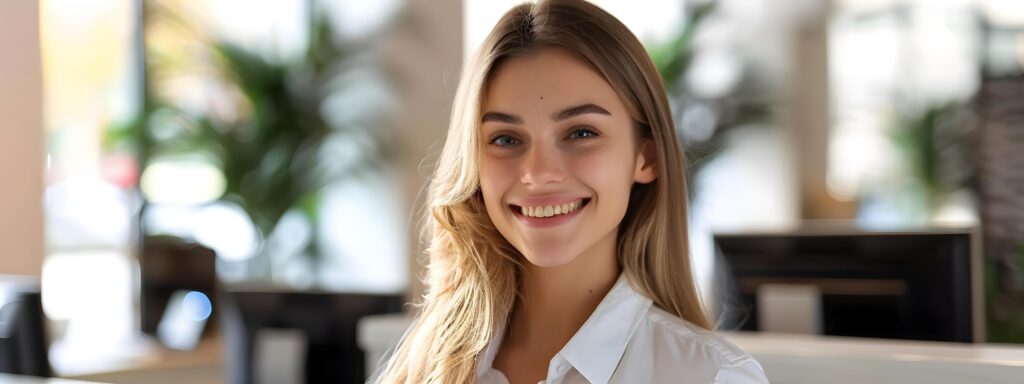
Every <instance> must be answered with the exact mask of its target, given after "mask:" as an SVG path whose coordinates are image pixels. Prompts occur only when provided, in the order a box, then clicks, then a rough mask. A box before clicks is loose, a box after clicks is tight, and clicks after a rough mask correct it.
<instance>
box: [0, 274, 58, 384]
mask: <svg viewBox="0 0 1024 384" xmlns="http://www.w3.org/2000/svg"><path fill="white" fill-rule="evenodd" d="M45 324H46V322H45V317H44V316H43V302H42V295H41V294H40V291H39V282H38V280H37V279H35V278H33V277H26V276H0V373H10V374H19V375H32V376H43V377H47V376H50V363H49V359H48V357H47V338H46V330H45Z"/></svg>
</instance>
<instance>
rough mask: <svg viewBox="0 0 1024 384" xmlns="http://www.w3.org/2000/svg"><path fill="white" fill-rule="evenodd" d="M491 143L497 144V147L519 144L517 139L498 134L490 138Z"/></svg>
mask: <svg viewBox="0 0 1024 384" xmlns="http://www.w3.org/2000/svg"><path fill="white" fill-rule="evenodd" d="M491 144H493V145H497V146H499V147H510V146H513V145H516V144H519V139H516V138H514V137H512V136H509V135H499V136H497V137H495V138H493V139H491Z"/></svg>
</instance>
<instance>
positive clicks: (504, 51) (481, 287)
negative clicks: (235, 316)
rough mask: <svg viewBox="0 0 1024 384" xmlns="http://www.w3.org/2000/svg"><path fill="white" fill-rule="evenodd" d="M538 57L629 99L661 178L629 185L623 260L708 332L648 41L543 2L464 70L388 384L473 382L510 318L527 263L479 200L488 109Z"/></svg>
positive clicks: (638, 283) (638, 282) (662, 303)
mask: <svg viewBox="0 0 1024 384" xmlns="http://www.w3.org/2000/svg"><path fill="white" fill-rule="evenodd" d="M539 48H560V49H564V50H567V51H570V52H574V53H576V54H578V55H579V57H581V58H582V59H583V60H585V61H587V62H588V63H589V64H590V65H591V66H592V67H593V68H594V70H595V71H597V72H598V73H599V74H601V75H602V76H603V77H604V79H605V80H606V81H607V82H608V84H610V85H611V87H612V88H613V89H614V90H615V91H616V93H617V94H618V95H619V97H620V98H621V99H622V102H623V104H625V105H626V107H627V110H628V111H629V113H630V116H631V117H632V118H633V120H634V122H635V126H636V128H637V132H638V134H639V135H640V136H641V137H643V138H646V139H649V140H650V141H651V142H652V143H653V144H654V145H653V146H654V147H655V150H656V153H657V164H658V166H657V169H658V178H657V180H655V181H654V182H652V183H649V184H635V185H634V186H633V190H632V192H631V194H630V202H629V208H628V211H627V213H626V216H625V217H624V218H623V221H622V223H621V225H620V227H619V233H618V255H617V257H618V262H619V264H620V266H621V267H622V270H623V273H624V274H625V275H626V277H627V278H628V279H629V281H630V283H632V285H633V287H634V288H635V289H637V290H638V291H639V292H640V293H642V294H644V295H646V296H647V297H649V298H651V300H652V301H653V302H654V304H655V305H657V306H659V307H661V308H662V309H664V310H666V311H668V312H670V313H673V314H675V315H677V316H679V317H681V318H683V319H686V320H688V321H690V322H691V323H694V324H696V325H699V326H702V327H704V328H710V327H711V321H710V319H709V315H708V313H707V311H706V310H705V308H704V306H703V304H702V302H701V300H700V295H699V293H698V292H697V289H696V285H695V283H694V277H693V273H692V270H691V266H690V259H689V250H688V239H687V226H686V220H687V212H686V201H687V200H686V182H685V178H684V164H683V156H682V151H681V150H680V148H679V146H678V142H677V140H676V135H675V129H674V128H673V124H672V116H671V112H670V108H669V104H668V100H667V99H666V95H665V89H664V86H663V85H662V80H661V77H660V75H659V74H658V72H657V70H656V69H655V67H654V65H653V64H652V63H651V60H650V58H649V57H648V55H647V52H646V51H645V50H644V48H643V46H642V45H641V44H640V41H638V40H637V38H636V37H635V36H633V34H632V33H630V32H629V30H628V29H627V28H626V27H625V26H624V25H622V23H620V22H619V21H618V20H617V19H615V18H614V17H613V16H611V15H609V14H608V13H606V12H605V11H603V10H602V9H600V8H598V7H597V6H595V5H592V4H589V3H587V2H585V1H582V0H572V1H570V0H565V1H562V0H551V1H546V0H541V1H539V2H537V3H535V4H529V3H527V4H522V5H519V6H517V7H515V8H513V9H511V10H510V11H508V12H507V13H505V15H504V16H502V18H501V19H500V20H499V21H498V24H497V25H496V26H495V27H494V30H492V31H491V33H490V35H488V37H487V39H486V40H485V41H484V43H483V45H482V46H481V48H480V49H479V51H478V52H477V54H476V56H475V57H474V58H473V59H472V61H471V62H469V63H468V65H467V66H466V67H465V68H464V72H463V74H462V78H461V81H460V83H459V87H458V90H457V91H456V95H455V101H454V105H453V108H452V116H451V125H450V127H449V130H448V138H447V140H446V142H445V145H444V149H443V150H442V152H441V157H440V159H439V161H438V164H437V169H436V171H435V174H434V179H433V180H432V182H431V184H430V189H429V194H428V197H427V205H428V206H427V209H428V210H429V217H428V219H427V223H428V227H427V229H428V231H429V232H428V236H429V248H428V250H427V253H428V255H429V262H428V266H427V281H426V284H427V291H426V293H425V295H424V298H423V301H422V303H421V304H420V313H419V316H418V317H417V319H416V320H415V322H414V323H413V324H412V326H411V328H410V329H409V330H408V331H407V332H406V334H405V336H404V337H403V338H402V340H401V341H400V343H399V345H398V346H397V347H396V349H395V351H394V353H393V355H392V357H391V359H390V361H389V362H388V364H387V365H386V366H385V367H384V368H383V371H382V372H381V375H380V377H379V381H380V382H385V383H466V382H474V381H476V372H477V371H476V369H477V359H478V355H479V354H480V353H481V352H482V351H483V350H484V349H485V348H486V347H487V345H488V343H489V342H490V340H491V338H492V337H493V336H494V333H495V332H496V331H497V330H498V329H499V328H500V326H501V325H503V324H504V323H505V322H506V321H507V319H508V317H509V314H510V313H511V311H512V307H513V303H514V301H515V297H516V292H517V283H518V276H519V273H520V271H521V264H520V257H521V256H520V254H519V252H518V251H517V250H516V249H515V248H514V247H513V246H512V245H511V244H509V242H508V241H507V240H505V238H504V237H502V235H501V234H500V233H499V232H498V230H497V229H496V228H495V227H494V225H493V224H492V223H491V220H490V218H489V217H488V215H487V212H486V210H485V208H484V204H483V199H482V195H481V194H480V192H479V156H480V154H479V152H480V148H481V146H482V143H481V139H480V133H479V125H480V118H481V103H482V99H483V95H484V92H485V91H486V89H487V84H488V78H489V75H490V73H491V72H492V70H493V69H494V68H495V67H496V65H498V64H499V62H500V61H501V60H502V59H504V58H507V57H512V56H520V55H526V54H529V53H530V52H533V51H536V50H537V49H539Z"/></svg>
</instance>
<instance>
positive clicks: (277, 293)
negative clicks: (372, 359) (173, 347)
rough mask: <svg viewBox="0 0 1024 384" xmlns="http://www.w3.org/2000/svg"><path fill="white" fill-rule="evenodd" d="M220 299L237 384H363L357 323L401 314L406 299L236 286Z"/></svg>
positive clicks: (231, 373) (231, 380)
mask: <svg viewBox="0 0 1024 384" xmlns="http://www.w3.org/2000/svg"><path fill="white" fill-rule="evenodd" d="M219 299H220V300H218V301H219V302H220V307H221V308H222V310H223V311H222V313H221V319H222V324H223V326H222V330H223V332H224V336H225V342H226V348H227V365H228V366H227V375H228V376H227V382H228V383H232V384H248V383H272V382H296V383H301V382H305V383H362V382H364V381H365V375H366V373H365V372H364V367H365V363H364V359H365V357H364V354H363V352H362V351H361V350H360V349H359V346H358V345H357V343H356V322H357V321H358V320H359V319H360V318H362V317H363V316H366V315H373V314H383V313H393V312H398V311H400V310H401V308H402V304H403V303H404V298H403V297H402V296H401V295H378V294H355V293H332V292H308V291H290V290H275V289H266V288H258V287H256V288H254V287H247V288H243V287H233V288H227V289H225V290H224V292H223V294H222V296H221V297H220V298H219Z"/></svg>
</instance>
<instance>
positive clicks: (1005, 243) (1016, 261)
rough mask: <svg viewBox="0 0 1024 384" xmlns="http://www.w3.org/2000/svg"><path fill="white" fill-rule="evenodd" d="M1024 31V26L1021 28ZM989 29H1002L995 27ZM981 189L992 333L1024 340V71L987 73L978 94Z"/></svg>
mask: <svg viewBox="0 0 1024 384" xmlns="http://www.w3.org/2000/svg"><path fill="white" fill-rule="evenodd" d="M1017 32H1018V33H1021V35H1022V36H1024V30H1019V31H1017ZM988 33H992V34H994V33H997V31H992V30H989V31H988ZM974 112H975V116H976V117H977V119H976V125H975V133H976V135H977V137H976V139H977V141H976V142H977V144H976V145H977V148H975V151H976V156H974V160H975V162H976V164H974V165H975V166H976V167H977V178H978V180H977V187H978V189H977V192H978V197H979V202H980V204H979V205H980V206H979V211H980V212H979V213H980V215H981V224H982V227H983V228H984V229H985V230H984V233H985V256H986V259H987V260H988V261H989V263H990V264H991V266H990V268H991V271H990V272H989V273H988V275H987V276H986V278H988V279H991V283H990V284H988V285H987V286H988V287H990V288H989V292H988V294H989V297H990V302H991V304H990V305H989V308H988V315H989V335H990V337H992V338H993V339H994V340H998V341H1003V342H1018V343H1020V342H1024V272H1022V268H1024V177H1021V174H1022V171H1021V166H1022V165H1024V134H1022V129H1021V127H1022V126H1024V74H1016V75H1003V76H994V75H987V76H985V77H984V78H983V79H982V81H981V86H980V89H978V93H977V95H976V96H975V98H974Z"/></svg>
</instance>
